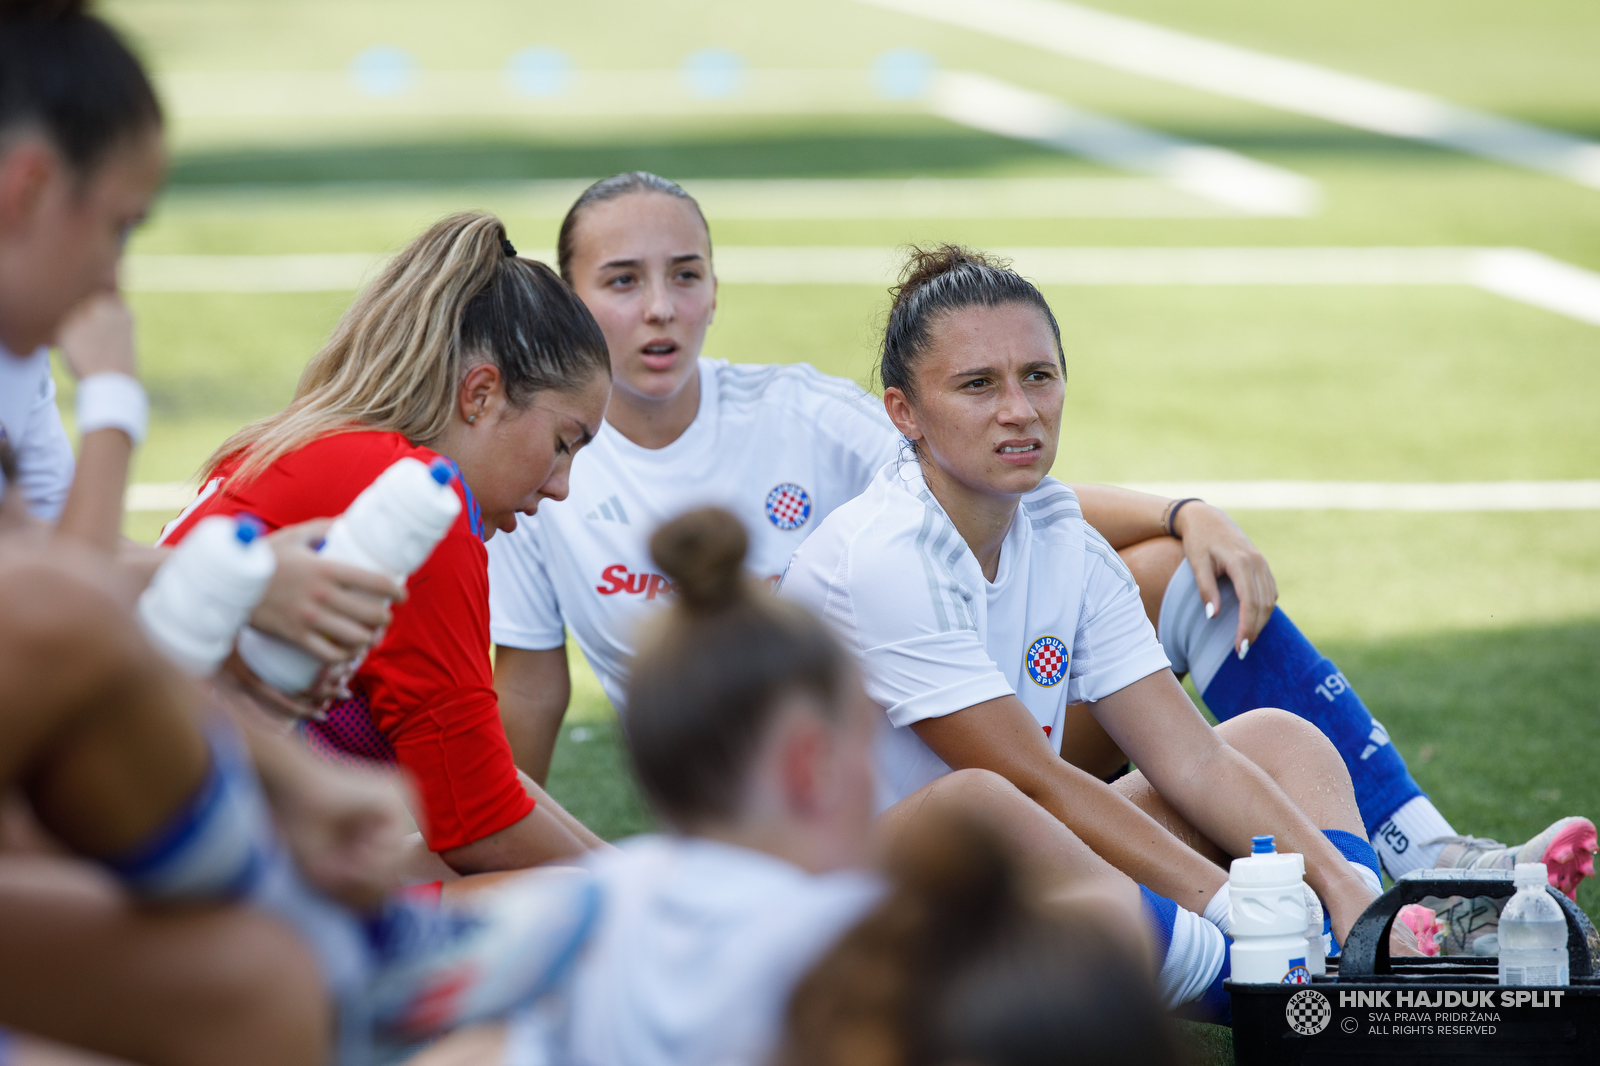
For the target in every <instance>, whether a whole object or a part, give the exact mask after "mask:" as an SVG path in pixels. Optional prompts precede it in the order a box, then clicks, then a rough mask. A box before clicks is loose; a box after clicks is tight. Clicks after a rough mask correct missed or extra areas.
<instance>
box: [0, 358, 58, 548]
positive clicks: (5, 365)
mask: <svg viewBox="0 0 1600 1066" xmlns="http://www.w3.org/2000/svg"><path fill="white" fill-rule="evenodd" d="M0 433H4V434H5V438H6V439H7V440H8V441H10V442H11V448H12V450H13V451H15V452H16V454H17V488H18V489H19V490H20V491H21V492H22V498H23V499H24V500H26V501H27V504H28V510H29V511H31V512H32V513H33V514H35V515H37V516H38V517H40V518H43V519H45V520H46V521H48V522H54V521H55V520H56V519H57V518H60V517H61V508H63V507H65V506H66V503H67V491H68V490H69V489H70V488H72V471H73V461H72V441H70V440H68V439H67V430H66V427H65V426H63V425H62V424H61V412H60V411H58V410H57V409H56V383H55V381H54V380H53V379H52V378H51V377H50V350H49V349H48V348H40V349H39V350H38V351H36V352H34V353H33V354H32V355H28V356H15V355H12V354H11V353H10V352H8V351H6V349H5V348H3V347H0Z"/></svg>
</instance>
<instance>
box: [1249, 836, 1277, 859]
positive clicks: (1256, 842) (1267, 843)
mask: <svg viewBox="0 0 1600 1066" xmlns="http://www.w3.org/2000/svg"><path fill="white" fill-rule="evenodd" d="M1277 851H1278V849H1277V848H1275V847H1273V846H1272V836H1271V835H1270V834H1269V835H1267V836H1264V837H1251V838H1250V854H1252V855H1275V854H1277Z"/></svg>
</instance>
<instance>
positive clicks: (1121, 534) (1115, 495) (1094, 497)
mask: <svg viewBox="0 0 1600 1066" xmlns="http://www.w3.org/2000/svg"><path fill="white" fill-rule="evenodd" d="M1070 487H1071V489H1072V491H1073V492H1075V493H1077V494H1078V504H1079V506H1081V507H1082V508H1083V520H1084V521H1085V522H1088V523H1089V525H1091V526H1093V527H1094V530H1095V532H1097V533H1099V534H1100V535H1101V536H1102V537H1104V538H1106V540H1107V542H1109V543H1110V545H1111V546H1112V547H1113V548H1115V549H1116V550H1118V551H1121V550H1122V549H1123V548H1126V547H1128V546H1129V545H1132V544H1138V543H1139V542H1140V541H1144V540H1149V539H1150V538H1152V537H1162V536H1165V535H1166V532H1167V531H1166V529H1165V528H1164V527H1163V526H1162V524H1161V520H1162V518H1163V517H1164V516H1165V515H1166V510H1167V505H1168V504H1169V503H1171V502H1172V501H1171V500H1169V499H1168V498H1167V497H1165V496H1152V495H1150V494H1149V493H1147V492H1134V491H1133V490H1132V489H1119V488H1117V487H1115V486H1113V485H1072V486H1070Z"/></svg>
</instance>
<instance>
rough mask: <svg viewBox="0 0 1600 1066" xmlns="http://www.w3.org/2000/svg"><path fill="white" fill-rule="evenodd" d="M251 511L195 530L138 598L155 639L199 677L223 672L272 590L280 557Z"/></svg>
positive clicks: (142, 621)
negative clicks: (244, 628)
mask: <svg viewBox="0 0 1600 1066" xmlns="http://www.w3.org/2000/svg"><path fill="white" fill-rule="evenodd" d="M260 534H261V525H260V523H258V522H257V521H256V520H255V519H253V518H251V517H249V516H248V515H241V516H240V517H239V518H238V519H233V518H226V517H223V516H221V515H216V516H214V517H211V518H207V519H206V520H205V521H203V522H201V523H199V524H198V525H196V526H195V527H194V531H193V532H192V533H190V534H189V535H188V536H187V537H185V538H184V540H183V543H182V544H180V545H178V548H177V550H176V551H174V552H173V553H172V555H171V556H170V557H169V558H168V559H167V560H166V562H164V563H162V564H161V567H160V569H158V570H157V571H156V575H155V577H154V578H152V579H151V581H150V584H149V586H148V587H147V588H146V589H145V590H144V593H143V594H142V595H141V596H140V597H139V606H138V612H137V613H138V616H139V622H140V625H141V626H142V627H143V628H144V631H145V635H146V636H148V637H149V638H150V642H151V643H152V644H154V645H155V646H156V647H157V648H158V649H160V650H161V652H162V653H163V654H165V655H166V656H167V658H169V659H171V660H172V661H173V662H175V663H177V664H178V665H179V666H180V667H182V668H183V669H184V671H185V672H187V673H189V674H191V675H193V676H195V677H209V676H210V675H211V674H214V673H216V670H217V667H218V666H221V665H222V660H224V659H226V658H227V657H228V653H229V652H230V651H232V650H233V642H234V638H235V637H237V636H238V635H239V629H240V627H242V626H243V625H244V623H245V619H247V618H249V617H250V612H251V611H253V610H255V606H256V604H258V603H260V602H261V597H263V596H265V595H266V593H267V584H268V583H269V582H270V581H271V580H272V574H273V572H274V571H275V570H276V569H277V567H278V557H277V556H276V555H274V554H272V549H271V547H269V546H268V545H267V542H266V541H265V540H263V539H261V536H260Z"/></svg>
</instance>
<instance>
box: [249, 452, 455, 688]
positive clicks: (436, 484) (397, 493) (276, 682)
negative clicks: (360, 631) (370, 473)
mask: <svg viewBox="0 0 1600 1066" xmlns="http://www.w3.org/2000/svg"><path fill="white" fill-rule="evenodd" d="M453 478H454V474H453V473H452V472H451V469H450V464H449V463H448V462H446V461H445V460H443V459H436V460H434V462H433V464H432V465H431V466H424V465H423V464H422V463H421V462H420V461H418V460H416V459H412V458H410V457H407V458H405V459H401V460H399V461H398V462H396V463H395V464H394V465H393V466H391V467H389V469H387V470H385V471H384V472H383V473H381V474H379V475H378V477H377V479H376V480H375V481H373V483H372V484H370V485H368V486H367V487H366V488H365V489H363V490H361V495H359V496H357V497H356V498H355V499H354V500H352V501H351V503H350V506H349V507H348V508H347V509H346V510H345V512H344V514H343V515H341V516H339V518H338V520H337V521H335V522H334V523H333V525H332V527H330V528H329V530H328V536H327V538H326V539H325V540H324V541H323V543H322V547H321V549H320V551H321V553H322V555H323V556H325V557H326V558H329V559H332V560H333V561H335V562H340V563H348V564H349V565H351V566H357V567H360V568H361V569H363V570H371V571H373V572H374V573H379V574H383V575H384V576H385V577H389V578H393V579H394V580H395V581H397V582H404V581H405V579H406V578H408V577H410V576H411V574H412V572H413V571H415V570H416V569H417V568H418V567H420V566H421V565H422V564H423V563H425V562H427V561H428V556H430V555H432V554H433V549H434V548H436V547H438V545H439V542H440V541H441V540H443V539H444V535H445V534H446V533H447V532H449V531H450V527H451V525H453V524H454V523H455V520H456V516H457V515H459V514H460V513H461V498H460V497H459V496H457V495H456V492H455V489H453V488H452V487H451V485H450V482H451V481H452V480H453ZM239 655H240V657H241V658H243V659H244V661H245V663H246V664H248V665H249V667H250V669H252V670H254V671H255V672H256V676H257V677H259V678H261V679H262V680H263V681H265V682H267V683H268V684H270V685H272V686H274V687H275V688H277V689H278V690H280V691H282V692H286V693H288V694H289V695H291V696H293V695H298V694H299V693H301V692H304V691H305V690H306V689H307V688H309V687H310V686H311V683H312V682H313V681H315V680H316V678H317V674H318V673H319V672H320V671H321V670H322V666H323V663H322V660H320V659H318V658H317V657H316V656H314V655H312V654H311V653H310V652H307V651H303V650H302V649H300V648H297V647H295V646H294V645H293V644H289V643H287V642H285V641H282V640H279V639H278V638H277V637H271V636H268V635H267V634H265V633H262V632H260V631H259V630H256V629H252V628H246V629H245V631H244V632H243V633H241V634H240V635H239Z"/></svg>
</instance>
